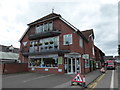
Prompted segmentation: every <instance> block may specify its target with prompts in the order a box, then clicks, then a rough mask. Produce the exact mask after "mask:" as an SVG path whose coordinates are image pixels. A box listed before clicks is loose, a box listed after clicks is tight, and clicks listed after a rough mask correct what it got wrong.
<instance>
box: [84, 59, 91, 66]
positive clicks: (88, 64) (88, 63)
mask: <svg viewBox="0 0 120 90" xmlns="http://www.w3.org/2000/svg"><path fill="white" fill-rule="evenodd" d="M89 67H90V62H89V60H88V59H85V68H89Z"/></svg>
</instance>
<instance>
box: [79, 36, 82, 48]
mask: <svg viewBox="0 0 120 90" xmlns="http://www.w3.org/2000/svg"><path fill="white" fill-rule="evenodd" d="M79 43H80V47H81V48H83V39H82V38H80V42H79Z"/></svg>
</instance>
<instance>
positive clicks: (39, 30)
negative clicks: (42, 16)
mask: <svg viewBox="0 0 120 90" xmlns="http://www.w3.org/2000/svg"><path fill="white" fill-rule="evenodd" d="M41 32H43V25H42V24H41V25H37V26H36V33H41Z"/></svg>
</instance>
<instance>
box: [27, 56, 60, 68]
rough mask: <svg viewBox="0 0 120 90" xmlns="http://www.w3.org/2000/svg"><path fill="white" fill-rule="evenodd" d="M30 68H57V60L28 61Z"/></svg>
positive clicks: (40, 59)
mask: <svg viewBox="0 0 120 90" xmlns="http://www.w3.org/2000/svg"><path fill="white" fill-rule="evenodd" d="M29 66H30V67H42V68H43V67H45V68H46V67H58V58H39V59H30V61H29Z"/></svg>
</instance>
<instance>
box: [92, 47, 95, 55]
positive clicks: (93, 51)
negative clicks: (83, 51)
mask: <svg viewBox="0 0 120 90" xmlns="http://www.w3.org/2000/svg"><path fill="white" fill-rule="evenodd" d="M92 52H93V55H95V52H94V47H93V48H92Z"/></svg>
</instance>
